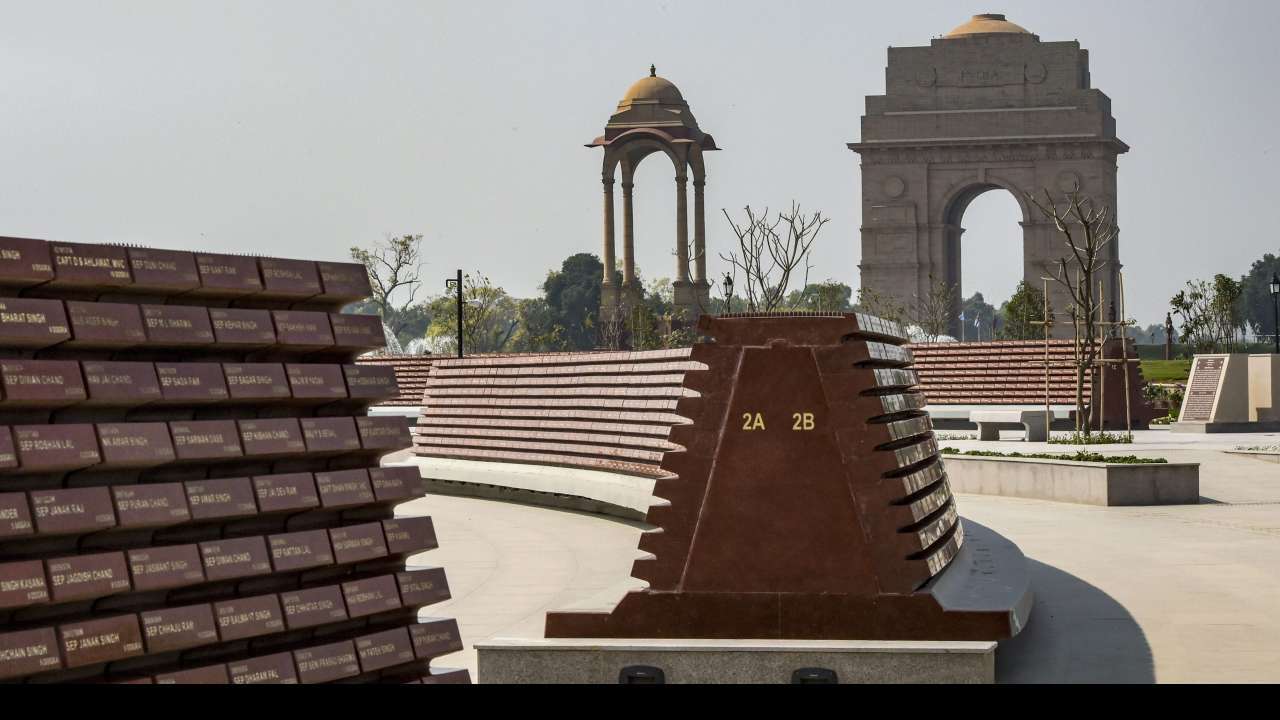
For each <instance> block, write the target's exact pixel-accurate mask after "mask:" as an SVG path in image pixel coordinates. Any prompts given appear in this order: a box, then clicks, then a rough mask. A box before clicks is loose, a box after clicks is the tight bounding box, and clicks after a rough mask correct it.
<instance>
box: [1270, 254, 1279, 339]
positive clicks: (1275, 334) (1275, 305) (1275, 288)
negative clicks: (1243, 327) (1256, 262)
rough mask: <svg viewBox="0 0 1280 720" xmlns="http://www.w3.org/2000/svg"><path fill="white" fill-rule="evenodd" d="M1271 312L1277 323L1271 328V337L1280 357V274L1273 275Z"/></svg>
mask: <svg viewBox="0 0 1280 720" xmlns="http://www.w3.org/2000/svg"><path fill="white" fill-rule="evenodd" d="M1271 311H1272V313H1273V314H1272V316H1271V318H1272V320H1273V321H1274V322H1275V324H1274V325H1272V326H1271V332H1272V335H1271V337H1272V338H1273V339H1274V340H1275V343H1276V354H1277V355H1280V274H1277V273H1271Z"/></svg>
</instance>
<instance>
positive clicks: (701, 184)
mask: <svg viewBox="0 0 1280 720" xmlns="http://www.w3.org/2000/svg"><path fill="white" fill-rule="evenodd" d="M706 185H707V182H706V181H705V180H703V179H702V178H695V179H694V181H693V257H694V261H693V264H694V268H693V283H694V285H695V286H696V287H695V288H694V289H695V291H696V292H697V293H698V297H699V298H701V299H702V301H703V303H704V304H707V303H709V302H710V300H711V286H710V285H709V284H708V283H707V217H706V205H705V203H704V201H703V189H704V188H705V187H706Z"/></svg>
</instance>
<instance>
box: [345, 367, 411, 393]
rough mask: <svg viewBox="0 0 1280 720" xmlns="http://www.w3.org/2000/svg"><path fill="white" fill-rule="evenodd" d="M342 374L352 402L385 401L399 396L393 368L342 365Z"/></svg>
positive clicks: (398, 387)
mask: <svg viewBox="0 0 1280 720" xmlns="http://www.w3.org/2000/svg"><path fill="white" fill-rule="evenodd" d="M342 373H343V375H345V376H346V378H347V394H348V395H349V396H350V397H351V399H353V400H385V399H387V398H393V397H395V396H397V395H399V394H400V386H399V385H398V384H397V383H396V371H395V368H393V367H391V366H389V365H343V366H342Z"/></svg>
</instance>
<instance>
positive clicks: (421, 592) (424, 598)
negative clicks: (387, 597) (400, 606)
mask: <svg viewBox="0 0 1280 720" xmlns="http://www.w3.org/2000/svg"><path fill="white" fill-rule="evenodd" d="M396 582H398V583H400V599H401V600H402V601H403V602H404V606H405V607H414V606H422V605H431V604H434V603H438V602H443V601H445V600H448V599H449V598H450V597H452V595H450V594H449V582H448V580H447V579H446V578H445V574H444V568H424V569H422V570H409V571H406V572H401V573H396Z"/></svg>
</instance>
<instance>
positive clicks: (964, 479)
mask: <svg viewBox="0 0 1280 720" xmlns="http://www.w3.org/2000/svg"><path fill="white" fill-rule="evenodd" d="M944 462H945V463H946V467H947V477H948V479H949V480H950V483H951V490H952V492H956V493H968V494H973V495H1002V496H1005V497H1020V498H1030V499H1034V500H1052V501H1054V502H1064V503H1075V504H1078V505H1101V506H1104V507H1134V506H1146V505H1196V504H1199V502H1200V465H1199V464H1198V463H1186V464H1182V463H1177V464H1175V463H1145V464H1134V463H1123V464H1120V463H1107V462H1077V461H1074V460H1056V459H1055V460H1045V459H1037V458H1014V457H973V456H965V455H956V454H948V455H946V456H945V459H944Z"/></svg>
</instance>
